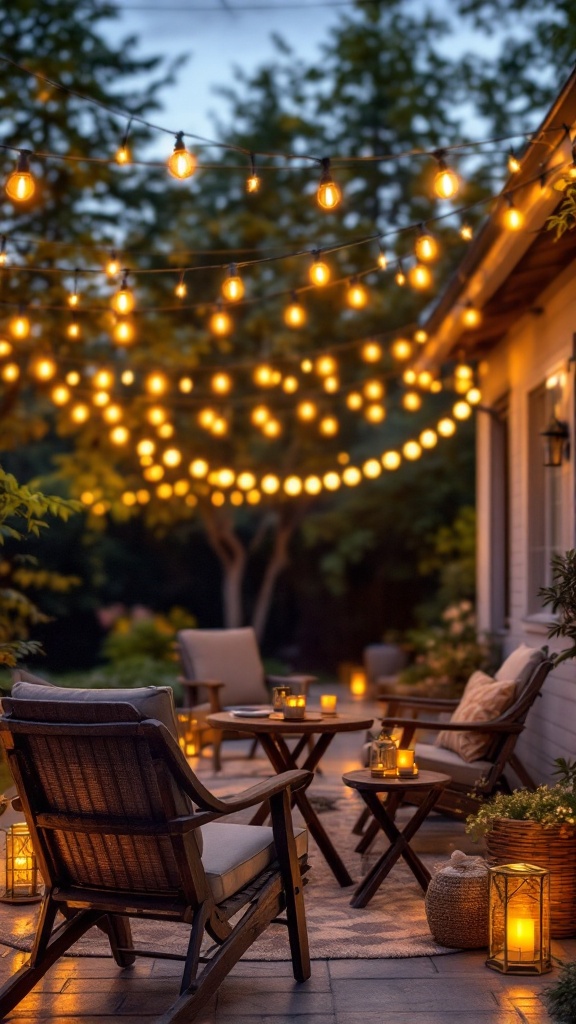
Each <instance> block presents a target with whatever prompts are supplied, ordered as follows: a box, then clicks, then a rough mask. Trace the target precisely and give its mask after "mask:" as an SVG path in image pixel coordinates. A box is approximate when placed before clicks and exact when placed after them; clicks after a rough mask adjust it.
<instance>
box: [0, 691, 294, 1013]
mask: <svg viewBox="0 0 576 1024" xmlns="http://www.w3.org/2000/svg"><path fill="white" fill-rule="evenodd" d="M18 687H19V688H20V690H21V688H22V687H27V688H29V689H30V690H34V689H36V691H38V692H40V691H41V690H43V691H48V697H46V693H44V694H43V695H42V698H41V699H39V700H35V699H26V698H24V699H22V698H20V697H19V698H17V699H14V698H7V699H5V700H4V702H3V703H4V715H3V716H2V718H0V739H1V740H2V742H3V744H4V747H5V750H6V753H7V756H8V760H9V764H10V767H11V769H12V773H13V775H14V778H15V781H16V784H17V788H18V793H19V799H20V801H21V806H22V809H23V810H24V813H25V816H26V820H27V822H28V826H29V828H30V831H31V833H32V839H33V844H34V847H35V851H36V854H37V856H38V861H39V866H40V870H41V872H42V876H43V878H44V881H45V883H46V891H45V896H44V899H43V903H42V908H41V912H40V917H39V923H38V929H37V933H36V939H35V942H34V946H33V950H32V954H31V957H30V960H29V961H28V963H26V964H25V965H24V966H23V967H22V968H21V969H20V970H19V971H18V972H17V973H16V974H15V975H14V976H13V977H12V978H11V979H10V981H8V982H7V984H6V985H4V987H3V988H2V989H1V990H0V1017H2V1018H3V1017H4V1016H5V1015H6V1014H8V1013H9V1012H10V1011H11V1010H12V1009H13V1008H14V1007H15V1006H16V1005H17V1004H18V1003H19V1002H20V1000H21V999H23V998H24V996H25V995H26V994H27V993H28V992H29V991H30V989H31V988H32V987H33V986H34V985H35V984H36V982H38V981H39V980H40V979H41V978H42V977H43V975H44V974H45V973H46V971H47V970H48V969H49V967H51V965H52V964H54V963H55V962H56V961H57V960H58V959H59V958H60V957H61V956H62V955H63V953H65V951H66V950H68V949H69V948H70V946H71V945H72V944H73V943H74V942H76V941H77V940H78V939H79V938H80V937H81V936H82V935H83V934H84V933H85V932H86V931H87V930H88V929H89V928H91V927H92V926H93V925H97V926H98V927H99V928H100V929H102V930H103V931H104V932H105V933H106V935H107V938H108V939H109V941H110V947H111V950H112V954H113V956H114V959H115V960H116V963H117V964H118V965H119V966H120V967H122V968H125V967H129V966H130V965H131V964H133V963H134V960H135V958H136V956H138V955H148V956H150V955H153V956H158V957H161V956H162V955H163V954H162V953H155V952H153V951H149V950H138V949H136V948H135V947H134V944H133V941H132V937H131V930H130V918H131V917H135V918H152V919H159V920H162V921H164V922H165V923H166V925H167V927H170V922H184V923H186V924H188V925H189V926H190V933H189V940H188V948H187V951H186V953H185V954H183V955H182V956H179V957H176V959H180V960H182V961H183V962H184V968H183V975H182V983H181V988H180V996H179V997H178V998H177V999H176V1001H175V1002H174V1003H173V1005H172V1006H171V1007H170V1009H169V1010H168V1011H167V1012H166V1013H165V1014H164V1015H163V1016H162V1018H161V1021H162V1024H168V1022H171V1021H184V1020H185V1021H191V1020H193V1019H194V1018H195V1017H196V1015H197V1014H198V1013H199V1012H200V1010H201V1009H202V1007H204V1006H205V1004H206V1002H207V1000H208V999H209V998H210V997H211V996H212V995H213V993H214V992H215V991H216V989H217V988H218V986H219V985H220V983H221V981H222V980H223V978H224V977H225V976H226V975H227V974H228V972H229V971H230V970H231V968H232V967H233V966H234V964H235V963H236V962H237V960H238V959H239V958H240V957H241V956H242V954H243V953H244V952H245V951H246V950H247V949H248V947H249V946H250V945H251V943H252V942H254V940H255V939H256V938H257V937H258V935H259V934H260V933H261V932H262V931H264V929H266V928H267V927H268V925H269V924H271V923H273V922H274V921H275V920H276V919H277V917H278V915H279V914H280V913H281V912H282V911H283V910H286V912H287V921H284V923H285V924H286V923H287V925H288V938H289V944H290V952H291V958H292V966H293V972H294V977H295V978H296V980H297V981H299V982H303V981H305V980H306V979H307V978H308V977H309V976H310V959H309V952H308V939H307V931H306V921H305V913H304V903H303V896H302V877H301V872H304V871H306V832H305V830H303V829H299V830H293V828H292V821H291V815H290V790H291V789H294V788H296V789H298V788H300V787H302V786H305V785H307V783H308V782H309V781H310V779H311V773H310V772H307V771H289V772H285V773H284V774H281V775H278V776H276V777H275V778H273V779H270V780H265V781H262V782H260V783H259V784H258V785H256V786H253V787H252V788H250V789H249V790H246V791H244V792H243V793H241V794H240V795H238V796H234V797H231V798H227V799H219V798H217V797H215V796H213V795H212V794H211V793H210V792H209V791H208V790H207V789H205V788H204V786H203V785H202V783H201V782H200V781H199V780H198V779H197V778H196V776H195V775H194V773H193V772H192V771H191V770H190V768H189V766H188V764H187V762H186V759H185V758H184V756H183V755H182V753H181V751H180V749H179V746H178V743H177V741H176V740H175V738H174V735H172V734H171V730H170V729H169V728H167V726H166V725H164V724H162V723H161V722H160V721H158V720H157V719H154V718H149V717H147V716H146V715H145V714H142V713H141V711H139V710H138V709H137V708H136V707H135V706H132V705H131V704H128V703H121V702H116V701H110V702H107V701H106V699H105V691H104V699H102V697H103V694H102V692H100V695H99V700H98V702H95V701H94V702H92V701H91V700H90V698H86V701H80V700H72V701H69V700H68V697H67V695H66V696H65V697H64V698H63V699H62V700H60V699H58V696H59V693H58V690H56V693H54V688H52V687H36V688H34V687H33V686H32V684H29V683H20V684H18ZM14 689H15V690H16V689H17V687H15V688H14ZM152 689H153V688H151V687H150V688H147V691H146V695H145V696H146V697H147V698H150V693H149V691H151V690H152ZM159 689H160V688H159ZM50 690H53V695H54V697H56V699H51V696H50V693H49V691H50ZM13 692H14V691H13ZM25 692H26V691H25ZM80 692H82V691H80ZM132 692H133V691H128V692H127V693H126V699H130V698H131V694H132ZM170 694H171V691H170ZM151 699H155V698H154V697H153V695H152V698H151ZM170 700H171V696H170ZM264 801H268V802H269V806H270V809H271V817H272V826H271V828H266V827H264V826H254V825H239V824H231V823H228V822H220V821H219V819H220V818H222V817H223V816H224V815H228V814H230V813H232V812H236V811H241V810H243V809H244V808H247V807H251V806H253V805H258V804H261V803H262V802H264ZM241 910H243V911H244V913H243V915H242V916H241V917H240V919H239V920H238V921H237V922H236V923H234V924H231V923H230V919H231V918H232V917H233V916H234V915H236V914H238V912H239V911H241ZM58 911H60V912H61V913H62V914H63V915H64V918H65V920H64V922H63V923H61V924H59V925H56V926H54V922H55V917H56V913H57V912H58ZM205 938H208V939H209V940H210V942H211V943H213V945H212V946H211V948H209V949H207V950H206V951H205V950H204V946H203V939H205ZM170 958H171V959H174V958H175V956H174V954H171V955H170Z"/></svg>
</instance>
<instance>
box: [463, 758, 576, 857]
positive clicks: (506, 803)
mask: <svg viewBox="0 0 576 1024" xmlns="http://www.w3.org/2000/svg"><path fill="white" fill-rule="evenodd" d="M554 763H555V764H556V766H557V768H556V772H555V774H556V775H559V776H560V780H561V781H560V782H558V783H557V784H556V785H555V786H539V787H538V789H536V790H530V789H516V790H514V792H513V793H497V794H496V796H494V797H492V799H491V800H489V801H487V802H486V803H485V804H483V805H482V806H481V807H480V809H479V810H478V811H476V813H475V814H471V815H470V817H469V818H467V819H466V831H467V832H468V833H469V835H471V836H472V838H473V839H479V838H480V836H485V835H486V834H487V833H488V832H490V831H491V829H492V827H493V824H494V821H495V819H496V818H513V819H514V820H516V821H537V822H539V823H540V824H541V825H563V824H565V825H576V762H573V763H569V762H567V761H565V760H564V759H563V758H558V759H557V760H556V761H555V762H554Z"/></svg>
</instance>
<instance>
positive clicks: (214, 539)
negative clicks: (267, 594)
mask: <svg viewBox="0 0 576 1024" xmlns="http://www.w3.org/2000/svg"><path fill="white" fill-rule="evenodd" d="M201 514H202V519H203V520H204V525H205V527H206V536H207V538H208V542H209V544H210V547H211V548H212V550H213V551H214V552H215V553H216V555H217V556H218V558H219V560H220V564H221V566H222V572H223V575H224V579H223V583H222V605H223V607H222V614H223V619H224V626H225V627H226V629H235V628H237V627H238V626H242V625H243V623H244V616H243V610H242V583H243V581H244V573H245V571H246V562H247V558H248V556H247V552H246V549H245V548H244V545H243V544H242V542H241V541H240V539H239V538H238V537H237V535H236V533H235V531H234V523H233V521H232V520H231V518H230V517H229V516H228V515H226V514H225V513H223V512H221V511H220V512H217V511H216V509H214V508H213V507H212V506H210V505H202V506H201Z"/></svg>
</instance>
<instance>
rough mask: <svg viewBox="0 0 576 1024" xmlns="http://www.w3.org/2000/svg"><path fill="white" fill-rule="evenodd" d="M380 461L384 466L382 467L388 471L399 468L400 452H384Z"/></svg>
mask: <svg viewBox="0 0 576 1024" xmlns="http://www.w3.org/2000/svg"><path fill="white" fill-rule="evenodd" d="M381 462H382V465H383V466H384V469H388V470H390V471H393V470H395V469H398V468H399V466H400V464H401V462H402V456H401V455H400V452H395V451H389V452H384V454H383V456H382V459H381Z"/></svg>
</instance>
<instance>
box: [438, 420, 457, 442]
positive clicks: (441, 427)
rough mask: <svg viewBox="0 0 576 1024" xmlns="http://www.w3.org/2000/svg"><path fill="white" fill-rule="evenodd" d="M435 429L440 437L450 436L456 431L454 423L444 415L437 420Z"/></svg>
mask: <svg viewBox="0 0 576 1024" xmlns="http://www.w3.org/2000/svg"><path fill="white" fill-rule="evenodd" d="M437 430H438V433H439V434H440V437H452V435H453V434H455V433H456V424H455V423H454V420H451V419H450V417H449V416H445V417H444V419H441V420H440V421H439V422H438V427H437Z"/></svg>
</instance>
